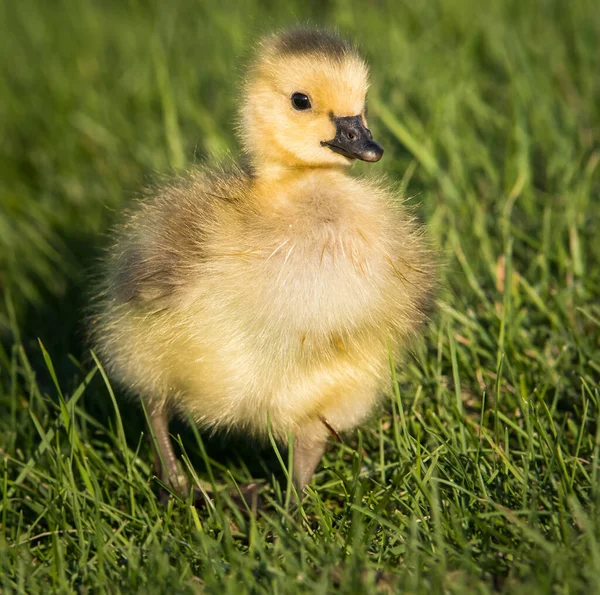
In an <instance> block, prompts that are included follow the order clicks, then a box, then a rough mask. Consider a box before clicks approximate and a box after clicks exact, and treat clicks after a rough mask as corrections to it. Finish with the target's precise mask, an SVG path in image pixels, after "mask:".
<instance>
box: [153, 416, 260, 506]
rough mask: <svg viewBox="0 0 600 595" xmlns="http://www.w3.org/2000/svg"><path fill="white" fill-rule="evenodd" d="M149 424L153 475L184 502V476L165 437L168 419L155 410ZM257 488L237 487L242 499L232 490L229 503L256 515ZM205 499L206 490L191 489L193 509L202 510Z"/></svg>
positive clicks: (187, 488) (187, 489) (187, 490)
mask: <svg viewBox="0 0 600 595" xmlns="http://www.w3.org/2000/svg"><path fill="white" fill-rule="evenodd" d="M149 421H150V425H151V427H152V433H153V434H154V439H152V440H151V442H152V450H153V452H154V468H155V472H156V475H157V476H158V477H159V478H160V480H161V481H162V482H164V483H165V484H167V485H170V486H172V487H173V489H174V490H175V491H176V492H177V493H178V494H179V495H180V496H181V497H182V498H187V497H188V495H189V493H190V484H189V482H188V479H187V477H186V475H185V474H184V473H183V472H182V470H181V466H180V464H179V461H178V460H177V457H176V456H175V451H174V450H173V443H172V442H171V438H170V436H169V418H168V416H167V414H166V412H165V411H164V409H156V410H153V411H152V412H151V413H150V415H149ZM258 488H259V485H258V484H256V483H251V484H249V485H246V486H240V492H241V496H242V497H241V498H240V494H239V493H238V492H237V490H234V491H232V492H231V494H230V496H231V499H232V500H233V503H234V504H236V505H237V506H238V508H240V510H245V509H246V506H250V508H251V510H254V511H256V509H257V508H258V507H261V506H262V502H261V500H260V498H259V496H258ZM161 492H162V493H161V501H162V503H163V504H166V503H167V501H168V497H169V494H168V493H167V492H166V491H165V490H161ZM206 497H208V498H212V497H214V494H213V492H212V490H211V489H210V488H206V489H204V490H200V489H199V488H197V487H195V488H194V503H195V505H196V506H197V507H200V508H204V507H205V506H206V504H207V502H206Z"/></svg>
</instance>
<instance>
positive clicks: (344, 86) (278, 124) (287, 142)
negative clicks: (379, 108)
mask: <svg viewBox="0 0 600 595" xmlns="http://www.w3.org/2000/svg"><path fill="white" fill-rule="evenodd" d="M368 75H369V72H368V68H367V65H366V64H365V62H364V60H363V59H362V58H361V57H360V56H359V54H358V53H357V51H356V49H355V48H354V47H353V46H352V45H350V44H348V43H347V42H345V41H343V40H341V39H339V38H338V37H337V36H335V35H333V34H331V33H328V32H325V31H321V30H318V29H293V30H288V31H284V32H283V33H280V34H277V35H274V36H272V37H269V38H267V39H266V40H264V41H263V43H262V45H261V48H260V51H259V55H258V58H257V60H256V62H255V63H254V65H253V66H252V67H251V69H250V71H249V74H248V77H247V80H246V84H245V87H244V88H245V93H244V94H243V99H242V106H241V112H242V121H241V135H242V141H243V144H244V148H245V149H246V151H247V153H248V155H249V156H250V159H251V160H252V162H253V164H254V165H255V166H257V167H259V168H260V167H263V166H267V167H268V166H270V165H275V166H277V165H283V166H287V167H329V166H340V165H342V166H343V165H349V164H350V163H352V162H353V161H354V160H355V159H361V160H363V161H379V159H381V156H382V154H383V149H382V148H381V147H380V146H379V145H378V144H377V143H376V142H375V141H374V140H373V137H372V135H371V132H370V131H369V129H368V128H367V120H366V117H365V99H366V94H367V89H368V87H369V81H368Z"/></svg>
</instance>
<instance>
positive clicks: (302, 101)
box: [292, 93, 311, 111]
mask: <svg viewBox="0 0 600 595" xmlns="http://www.w3.org/2000/svg"><path fill="white" fill-rule="evenodd" d="M292 105H293V106H294V109H296V110H298V111H303V110H307V109H310V108H311V105H310V99H309V98H308V95H305V94H304V93H294V94H293V95H292Z"/></svg>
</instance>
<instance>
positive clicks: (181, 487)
mask: <svg viewBox="0 0 600 595" xmlns="http://www.w3.org/2000/svg"><path fill="white" fill-rule="evenodd" d="M149 417H150V420H149V421H150V425H151V427H152V433H153V434H154V437H153V439H151V442H152V450H153V452H154V469H155V471H156V475H158V477H159V478H160V480H161V481H163V482H164V483H166V484H167V485H171V486H172V487H173V489H175V490H176V491H177V493H178V494H180V495H181V496H183V497H186V496H187V495H188V493H189V491H190V486H189V483H188V480H187V477H186V476H185V474H184V473H182V472H181V469H180V468H179V463H178V461H177V457H176V456H175V451H174V450H173V444H172V443H171V438H170V437H169V417H168V416H167V413H166V411H165V410H164V409H157V410H153V411H151V412H150V416H149Z"/></svg>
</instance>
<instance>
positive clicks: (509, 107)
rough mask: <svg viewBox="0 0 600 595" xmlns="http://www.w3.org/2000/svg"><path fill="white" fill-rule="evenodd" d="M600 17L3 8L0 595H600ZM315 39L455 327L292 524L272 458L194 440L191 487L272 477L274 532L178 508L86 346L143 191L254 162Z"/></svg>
mask: <svg viewBox="0 0 600 595" xmlns="http://www.w3.org/2000/svg"><path fill="white" fill-rule="evenodd" d="M595 4H596V3H595V2H593V1H592V0H589V1H585V0H573V1H571V2H566V1H560V0H545V1H541V0H537V1H536V0H532V1H531V2H529V1H527V2H526V1H523V0H507V1H505V2H500V1H490V2H486V3H480V2H475V0H446V1H442V0H427V1H423V2H416V1H408V0H398V1H392V0H390V1H389V2H385V1H372V2H367V3H364V4H359V3H356V4H353V3H346V2H342V1H341V0H340V1H335V0H330V1H319V2H317V1H316V0H307V1H305V2H299V1H298V2H289V3H280V2H275V1H269V0H262V1H259V0H253V1H249V2H245V3H239V4H234V3H231V2H229V0H223V1H222V2H208V1H205V0H179V1H177V2H172V3H168V2H161V3H159V2H150V1H143V0H129V1H121V0H110V1H109V0H104V1H102V2H101V1H100V0H57V1H56V2H42V1H41V0H19V2H10V1H9V0H5V1H4V2H0V72H1V73H2V74H1V76H0V290H1V291H2V292H3V294H4V298H5V299H4V300H2V301H3V304H4V305H3V306H2V307H1V308H0V339H1V341H0V345H1V347H0V591H1V592H3V593H13V592H27V593H36V592H40V593H48V592H69V591H73V590H74V591H78V592H81V593H86V592H104V591H108V592H117V591H119V590H122V591H131V592H140V593H149V592H156V593H161V592H163V593H173V592H181V593H183V592H185V593H188V592H189V593H193V592H201V591H203V590H205V591H206V592H211V593H212V592H218V593H221V594H223V593H230V592H232V593H236V594H237V593H241V592H256V593H261V592H276V593H286V592H289V593H304V592H310V593H326V592H330V591H331V590H333V589H334V588H338V589H339V590H340V591H341V592H374V591H376V590H377V589H381V590H385V589H388V590H389V591H392V592H402V593H442V592H444V593H457V594H458V593H465V592H473V593H494V592H506V593H527V594H528V595H530V594H532V593H570V594H572V593H586V594H587V593H598V592H600V515H599V510H600V508H599V507H600V477H599V467H598V455H599V451H600V424H599V423H598V422H599V418H600V388H599V380H600V241H599V240H598V229H599V228H600V166H599V163H600V75H599V73H600V51H599V47H600V11H599V10H598V7H597V6H596V5H595ZM307 21H309V22H312V23H315V24H325V25H328V26H336V27H338V28H339V29H340V30H341V31H342V32H344V33H345V34H348V35H349V36H350V37H352V38H354V39H355V40H356V41H358V42H359V43H360V44H361V45H362V47H363V48H364V50H365V53H366V54H367V56H368V58H369V59H370V61H371V64H372V71H373V77H372V78H373V86H372V91H371V102H370V122H371V124H372V128H373V130H374V133H375V137H376V138H377V139H378V140H380V142H381V144H382V145H383V146H384V147H385V149H386V155H385V157H384V159H383V160H382V162H381V164H379V165H377V166H372V167H371V168H368V167H364V168H362V167H361V168H357V169H358V170H359V171H360V172H363V173H364V172H367V171H370V172H373V171H376V172H381V171H384V170H385V171H386V172H387V174H388V175H389V177H390V178H392V179H395V180H398V187H399V189H401V190H402V191H403V192H404V193H405V194H406V195H407V196H409V197H410V198H411V202H412V203H413V204H416V205H419V209H420V213H421V216H422V217H423V219H424V220H426V221H427V222H428V224H429V227H430V230H431V235H432V237H433V238H434V239H435V241H436V242H437V244H438V245H439V246H440V248H441V250H442V252H443V254H444V257H445V260H446V262H447V265H446V267H445V269H444V272H443V289H442V291H441V293H440V296H439V308H438V310H437V312H436V314H435V315H434V317H433V321H432V324H431V328H430V331H429V333H428V336H427V340H426V341H425V342H424V343H423V344H422V345H419V346H415V347H414V349H413V350H412V351H413V352H412V353H411V354H410V356H409V357H408V358H407V361H406V364H405V365H404V366H402V367H401V369H399V370H398V378H397V382H395V381H394V382H392V379H391V380H390V392H391V393H392V398H391V399H390V401H389V404H388V405H387V406H386V410H385V411H384V412H382V413H381V415H378V416H376V417H375V418H374V419H373V420H372V422H371V423H370V424H368V425H367V426H366V427H364V428H362V429H361V430H360V431H358V432H356V433H354V434H352V435H348V436H346V438H345V443H344V444H343V445H338V444H334V445H331V448H330V450H329V452H328V454H327V457H326V458H325V460H324V462H323V465H322V466H321V467H320V471H319V473H318V474H317V476H316V478H315V481H314V482H313V485H312V488H311V489H310V491H309V493H308V495H307V497H306V500H305V502H304V504H303V509H302V510H301V511H298V512H296V513H294V514H292V513H291V512H289V511H286V508H285V499H284V496H282V488H281V487H280V484H279V483H278V482H277V481H276V480H275V479H273V480H272V479H271V477H272V475H275V476H278V477H281V469H280V466H279V464H278V462H277V457H276V456H274V454H273V452H272V450H271V449H270V447H269V446H268V445H266V446H265V449H264V450H263V451H261V452H260V453H259V454H258V455H256V456H252V457H249V456H247V455H246V454H245V453H247V451H248V450H254V449H249V448H248V446H247V445H245V444H243V442H241V443H239V442H238V443H236V444H233V445H231V444H229V443H228V442H227V441H224V440H219V439H216V440H215V439H213V440H207V439H206V437H204V442H202V440H201V439H200V437H199V436H197V435H196V434H195V433H194V432H192V431H190V430H189V429H185V428H183V427H179V428H178V427H176V426H174V431H175V432H177V433H181V436H182V440H181V444H182V446H183V448H184V451H185V453H186V454H187V457H189V461H191V464H192V465H193V467H194V469H196V470H197V473H198V476H199V477H200V478H202V479H207V478H209V477H210V472H212V474H213V476H214V477H215V480H216V481H217V482H218V483H227V482H229V483H233V482H234V480H237V481H245V480H246V479H247V478H248V475H249V474H250V473H252V474H253V475H254V476H255V477H259V478H260V477H262V478H264V479H266V480H267V481H268V482H269V483H268V485H267V488H266V490H265V492H266V497H267V498H271V499H272V500H273V501H274V502H275V505H276V506H278V507H279V508H274V509H272V510H270V511H269V512H265V513H259V515H258V516H251V517H249V518H247V517H242V516H240V515H237V514H233V513H231V512H227V511H226V510H224V508H223V506H222V503H218V505H217V507H216V508H215V509H214V510H213V509H209V510H198V511H196V510H195V509H194V508H193V507H191V506H190V505H189V504H188V503H186V502H183V501H174V500H173V501H171V503H170V504H169V506H168V507H167V508H162V507H161V506H160V505H159V504H158V502H157V500H156V492H157V487H158V486H157V482H156V480H155V479H154V478H153V473H152V459H151V454H150V448H149V446H148V443H147V441H146V437H145V436H144V435H142V433H143V432H144V431H145V430H144V425H143V413H142V411H141V410H140V408H139V407H138V406H137V405H135V404H129V403H128V402H127V401H125V400H124V399H122V395H120V394H119V393H118V392H117V394H116V398H115V400H113V399H111V393H110V390H109V389H108V387H107V386H106V384H105V383H104V382H103V381H102V379H101V377H100V376H101V375H100V374H99V373H98V371H96V370H95V367H94V365H93V360H92V359H91V358H90V356H89V353H88V352H87V350H86V348H85V345H84V343H83V341H82V336H83V335H82V330H81V319H82V309H83V307H84V306H85V303H86V291H87V282H86V280H87V279H88V278H89V274H90V271H93V268H94V262H95V260H96V258H97V256H98V254H99V253H100V251H101V249H102V246H103V245H104V243H105V231H106V230H107V229H108V227H109V225H110V223H111V221H112V220H113V219H114V216H115V214H116V213H117V212H118V210H119V208H120V207H121V205H123V204H124V203H126V201H127V200H129V199H130V198H131V197H132V196H134V195H135V193H136V192H137V191H138V190H139V188H141V187H142V185H143V184H145V183H148V182H149V181H151V180H152V179H154V178H155V177H156V176H157V175H164V174H169V173H170V172H172V171H174V170H176V169H180V168H182V167H185V166H189V165H191V164H192V163H193V162H194V161H198V160H203V159H205V158H206V157H207V156H209V155H214V156H216V157H220V156H223V155H224V154H226V153H227V152H228V151H233V153H234V154H236V152H237V149H236V148H235V147H236V145H235V138H234V133H233V128H234V121H235V105H236V102H238V101H239V100H243V97H242V96H240V95H239V94H238V92H237V91H236V88H237V84H238V81H239V77H240V75H241V74H242V73H243V64H244V60H245V59H246V58H247V56H248V47H249V45H250V44H251V43H253V42H254V41H255V40H256V39H257V37H258V35H259V34H260V33H262V32H265V31H269V30H272V29H274V28H276V27H279V26H281V25H286V24H293V23H296V22H307ZM38 338H39V339H40V341H41V343H39V342H38ZM236 445H237V446H236ZM281 454H282V456H283V457H284V458H285V453H281ZM207 463H208V465H207ZM281 486H283V487H285V481H284V482H282V483H281Z"/></svg>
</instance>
